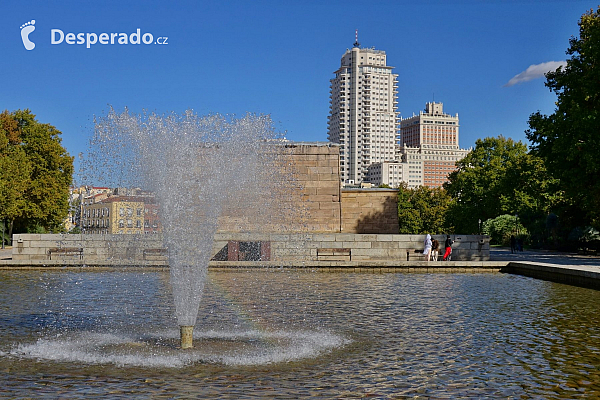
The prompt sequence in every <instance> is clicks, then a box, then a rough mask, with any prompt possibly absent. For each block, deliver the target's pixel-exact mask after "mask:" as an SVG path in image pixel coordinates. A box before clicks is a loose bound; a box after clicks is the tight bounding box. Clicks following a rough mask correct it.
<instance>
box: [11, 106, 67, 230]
mask: <svg viewBox="0 0 600 400" xmlns="http://www.w3.org/2000/svg"><path fill="white" fill-rule="evenodd" d="M60 134H61V132H60V131H58V130H57V129H56V128H55V127H53V126H52V125H49V124H42V123H39V122H38V121H36V119H35V115H33V114H32V113H31V111H29V110H24V111H22V110H17V111H14V112H12V113H9V112H8V111H4V112H2V113H1V114H0V219H2V220H6V221H8V222H9V226H10V227H12V226H13V224H14V226H16V227H18V229H20V230H25V229H26V228H27V227H28V226H33V225H38V226H42V227H44V228H49V229H51V228H56V227H58V226H59V225H60V224H61V223H62V221H63V220H64V218H65V217H66V215H67V212H68V206H69V205H68V197H69V185H70V184H71V179H72V173H73V158H72V157H70V156H69V154H68V153H67V151H66V150H65V149H64V148H63V147H62V145H61V139H60Z"/></svg>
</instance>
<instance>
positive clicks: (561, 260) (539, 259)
mask: <svg viewBox="0 0 600 400" xmlns="http://www.w3.org/2000/svg"><path fill="white" fill-rule="evenodd" d="M490 258H491V259H492V260H493V261H511V262H534V263H544V264H555V265H571V266H589V267H596V268H598V271H600V257H597V256H586V255H582V254H575V253H558V252H552V251H547V250H525V251H522V252H517V253H514V254H511V253H510V249H508V248H505V247H500V248H498V247H494V248H492V249H491V250H490Z"/></svg>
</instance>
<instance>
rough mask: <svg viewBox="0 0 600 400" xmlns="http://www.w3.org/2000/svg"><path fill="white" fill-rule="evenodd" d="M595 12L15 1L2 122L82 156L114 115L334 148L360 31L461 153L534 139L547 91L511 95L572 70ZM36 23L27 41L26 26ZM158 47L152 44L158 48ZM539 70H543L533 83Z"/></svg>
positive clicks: (578, 7)
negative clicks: (103, 121)
mask: <svg viewBox="0 0 600 400" xmlns="http://www.w3.org/2000/svg"><path fill="white" fill-rule="evenodd" d="M596 6H597V3H593V2H591V1H577V0H569V1H559V0H556V1H535V0H529V1H526V0H523V1H517V0H513V1H511V0H508V1H475V0H460V1H442V0H439V1H438V0H428V1H381V0H380V1H369V2H366V1H352V0H346V1H323V0H321V1H285V0H277V1H276V0H272V1H267V0H259V1H211V2H205V1H166V0H163V1H153V0H149V1H143V2H142V1H102V2H92V1H81V0H80V1H61V2H57V1H52V2H50V1H47V0H42V1H9V2H6V1H4V2H3V3H2V13H0V72H1V76H2V84H1V85H0V108H1V109H8V110H10V111H13V110H16V109H24V108H29V109H31V110H32V112H33V113H34V114H36V115H37V117H38V120H39V121H41V122H45V123H50V124H52V125H54V126H56V127H57V128H58V129H59V130H61V131H62V132H63V144H64V146H65V147H66V148H67V150H68V151H69V153H70V154H71V155H77V154H78V153H80V152H83V153H85V152H86V151H87V148H88V140H89V138H90V136H91V133H92V129H93V118H94V116H95V115H97V116H99V115H104V114H105V113H106V110H107V108H108V105H112V106H113V107H115V108H116V109H117V110H122V109H123V108H124V107H128V108H129V109H130V110H131V111H133V112H136V113H139V112H142V111H143V110H149V111H157V112H159V113H167V112H171V111H175V112H182V111H184V110H186V109H193V110H194V111H196V112H197V113H199V114H207V113H215V112H217V113H222V114H235V115H243V114H245V113H246V112H253V113H266V114H270V115H271V117H272V119H273V120H274V121H275V123H276V127H277V128H278V129H279V130H281V131H285V132H286V137H287V138H288V139H291V140H297V141H325V140H327V115H328V111H329V79H331V78H332V77H333V71H335V70H336V69H337V68H338V67H339V64H340V58H341V56H342V55H343V53H344V52H345V50H346V49H347V48H349V47H351V46H352V43H353V42H354V32H355V29H358V30H359V41H360V43H361V45H362V46H364V47H375V48H376V49H379V50H384V51H386V53H387V56H388V64H389V65H392V66H394V67H395V70H394V72H395V73H397V74H398V75H399V77H398V86H399V98H398V108H399V111H400V112H401V114H402V115H403V116H405V117H408V116H410V115H412V113H413V112H415V113H418V112H419V110H422V109H423V108H424V106H425V103H426V102H428V101H431V100H433V99H435V101H441V102H443V103H444V110H445V111H446V112H448V113H451V114H454V113H458V114H459V117H460V124H461V127H460V145H461V147H470V146H473V145H474V143H475V141H476V140H477V139H478V138H483V137H487V136H498V135H504V136H506V137H512V138H513V139H515V140H523V141H526V139H525V134H524V130H525V129H526V128H527V119H528V117H529V115H530V114H531V113H533V112H535V111H537V110H541V111H542V112H544V113H551V112H552V111H553V109H554V102H555V100H556V98H555V95H554V94H552V93H550V92H549V90H548V89H547V88H546V87H545V86H544V79H543V78H538V79H532V80H529V81H524V82H521V83H517V84H514V85H512V86H506V85H507V83H508V82H509V81H510V80H511V79H512V78H513V77H515V76H516V75H518V74H520V73H524V72H525V71H526V70H527V69H528V68H529V67H530V66H531V65H538V64H542V63H547V62H551V61H562V60H565V59H566V55H565V50H566V49H567V48H568V46H569V38H570V37H571V36H572V35H575V36H577V35H578V32H579V30H578V26H577V22H578V20H579V18H580V17H581V15H582V14H583V13H584V12H585V11H586V10H589V9H591V8H595V7H596ZM31 20H35V24H34V25H35V30H34V31H33V32H31V33H30V34H29V39H31V41H32V42H34V43H35V48H34V49H33V50H31V51H28V50H26V49H25V47H24V45H23V42H22V40H21V28H20V27H21V25H23V24H25V23H26V22H28V21H31ZM138 28H139V29H140V31H141V34H142V35H143V34H145V33H150V34H152V35H153V38H154V39H155V40H156V39H157V38H158V37H168V40H167V44H166V45H154V44H153V45H144V44H140V45H133V44H129V45H110V44H109V45H101V44H95V45H91V46H90V48H86V45H85V44H84V45H76V44H75V45H68V44H66V43H65V42H64V41H63V43H61V44H51V30H52V29H60V30H61V31H63V32H64V34H65V35H66V34H67V33H69V32H72V33H75V34H77V33H96V34H98V35H99V34H100V33H103V32H106V33H112V32H116V33H121V32H123V33H127V34H131V33H134V32H136V30H137V29H138ZM147 38H148V37H147ZM533 70H535V68H532V69H531V71H533Z"/></svg>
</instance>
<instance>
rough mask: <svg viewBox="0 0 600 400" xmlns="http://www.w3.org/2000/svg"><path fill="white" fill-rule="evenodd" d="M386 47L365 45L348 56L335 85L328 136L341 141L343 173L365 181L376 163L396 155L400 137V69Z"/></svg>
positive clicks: (343, 176)
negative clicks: (390, 61) (396, 71)
mask: <svg viewBox="0 0 600 400" xmlns="http://www.w3.org/2000/svg"><path fill="white" fill-rule="evenodd" d="M392 69H393V67H390V66H388V65H387V63H386V54H385V51H381V50H375V49H374V48H373V49H366V48H361V47H360V45H359V43H358V39H357V41H356V42H355V43H354V47H353V48H352V49H349V50H346V52H345V53H344V55H343V56H342V60H341V66H340V68H339V69H338V70H337V71H335V78H333V79H331V85H330V103H331V104H330V112H329V117H328V123H327V124H328V139H329V141H330V142H333V143H338V144H339V145H340V173H341V174H340V177H341V180H342V182H343V183H344V184H359V183H360V182H362V181H363V180H364V179H365V178H366V175H367V171H368V167H369V165H371V164H372V163H378V162H383V161H389V160H393V159H394V156H395V148H396V142H397V139H398V128H399V114H398V111H397V104H398V102H397V101H396V99H397V97H398V96H397V94H398V90H397V89H398V85H397V77H398V75H396V74H393V73H392Z"/></svg>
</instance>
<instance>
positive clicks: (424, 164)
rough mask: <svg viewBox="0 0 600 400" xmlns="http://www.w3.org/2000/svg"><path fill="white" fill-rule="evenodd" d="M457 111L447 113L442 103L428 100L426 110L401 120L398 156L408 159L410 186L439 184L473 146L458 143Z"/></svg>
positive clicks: (437, 185)
mask: <svg viewBox="0 0 600 400" xmlns="http://www.w3.org/2000/svg"><path fill="white" fill-rule="evenodd" d="M458 128H459V124H458V114H455V115H450V114H445V113H444V105H443V103H435V102H432V103H426V104H425V111H421V112H420V113H419V114H418V115H413V116H412V117H409V118H403V119H402V120H401V128H400V139H401V143H402V145H401V146H400V149H399V155H398V157H397V158H398V159H399V160H402V162H403V163H407V164H408V165H407V168H409V171H408V177H409V179H408V182H407V183H408V187H416V186H420V185H423V186H428V187H431V188H433V187H440V186H442V185H443V184H444V183H445V182H446V181H447V180H448V175H449V174H450V173H451V172H452V171H454V170H455V169H456V162H457V161H459V160H460V159H462V158H464V157H465V156H466V155H467V154H468V153H469V151H470V150H465V149H461V148H460V147H459V145H458Z"/></svg>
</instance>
